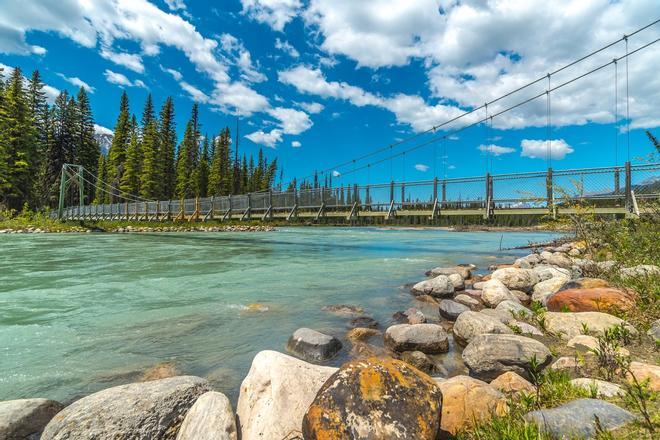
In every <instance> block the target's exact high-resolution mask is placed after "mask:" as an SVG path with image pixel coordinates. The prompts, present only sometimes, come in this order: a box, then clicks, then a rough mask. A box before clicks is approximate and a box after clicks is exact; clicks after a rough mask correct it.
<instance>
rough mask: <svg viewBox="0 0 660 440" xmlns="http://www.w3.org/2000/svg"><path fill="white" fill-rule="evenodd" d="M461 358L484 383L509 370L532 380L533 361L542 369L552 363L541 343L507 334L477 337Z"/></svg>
mask: <svg viewBox="0 0 660 440" xmlns="http://www.w3.org/2000/svg"><path fill="white" fill-rule="evenodd" d="M462 358H463V362H465V365H466V366H467V367H468V369H469V370H470V375H471V376H474V377H476V378H478V379H482V380H492V379H495V378H496V377H497V376H499V375H500V374H502V373H505V372H507V371H513V372H514V373H518V374H520V375H521V376H523V377H525V378H529V370H530V368H531V361H532V359H533V358H536V362H537V364H538V366H539V368H543V367H545V366H546V365H548V364H549V363H550V361H552V355H551V354H550V350H548V348H547V347H546V346H545V345H543V344H542V343H540V342H539V341H536V340H534V339H531V338H526V337H524V336H518V335H505V334H500V335H495V334H484V335H479V336H476V337H475V338H474V339H472V341H471V342H470V343H469V344H468V345H467V346H466V347H465V350H463V354H462Z"/></svg>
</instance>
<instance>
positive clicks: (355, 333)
mask: <svg viewBox="0 0 660 440" xmlns="http://www.w3.org/2000/svg"><path fill="white" fill-rule="evenodd" d="M377 335H380V332H379V331H378V330H375V329H373V328H363V327H356V328H354V329H351V330H349V331H348V333H346V340H347V341H349V342H351V343H352V344H355V343H356V342H364V341H366V340H367V339H369V338H372V337H374V336H377Z"/></svg>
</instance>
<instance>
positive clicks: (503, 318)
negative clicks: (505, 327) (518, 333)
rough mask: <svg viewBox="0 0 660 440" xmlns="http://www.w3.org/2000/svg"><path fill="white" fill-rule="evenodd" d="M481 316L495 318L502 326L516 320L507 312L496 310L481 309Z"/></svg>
mask: <svg viewBox="0 0 660 440" xmlns="http://www.w3.org/2000/svg"><path fill="white" fill-rule="evenodd" d="M480 313H482V314H484V315H488V316H490V317H491V318H495V319H497V320H498V321H500V322H501V323H502V324H509V323H511V322H513V321H515V320H516V318H514V317H513V315H511V313H509V312H508V311H507V310H502V309H500V310H497V309H483V310H481V312H480Z"/></svg>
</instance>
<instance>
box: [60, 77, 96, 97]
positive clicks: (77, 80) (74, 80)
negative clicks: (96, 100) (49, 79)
mask: <svg viewBox="0 0 660 440" xmlns="http://www.w3.org/2000/svg"><path fill="white" fill-rule="evenodd" d="M57 76H59V77H60V78H62V79H63V80H64V81H66V82H68V83H70V84H73V85H74V86H76V87H84V88H85V90H87V91H88V92H89V93H94V92H95V91H96V89H94V87H92V86H90V85H89V84H87V83H86V82H85V81H83V80H82V79H80V78H78V77H76V76H72V77H68V76H66V75H64V74H63V73H58V74H57Z"/></svg>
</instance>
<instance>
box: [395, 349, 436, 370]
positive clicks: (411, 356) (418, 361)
mask: <svg viewBox="0 0 660 440" xmlns="http://www.w3.org/2000/svg"><path fill="white" fill-rule="evenodd" d="M401 360H402V361H404V362H406V363H408V364H410V365H412V366H413V367H415V368H417V369H418V370H420V371H423V372H425V373H431V372H432V371H433V370H434V369H435V363H434V362H433V360H431V358H429V357H428V356H427V355H425V354H424V353H422V352H421V351H404V352H403V353H401Z"/></svg>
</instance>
